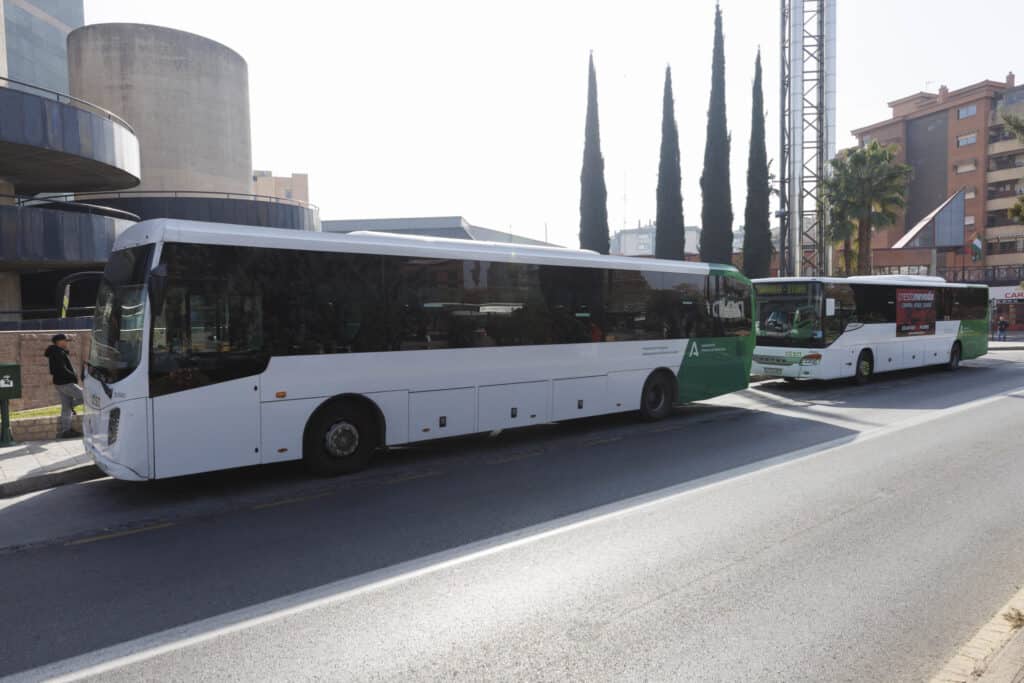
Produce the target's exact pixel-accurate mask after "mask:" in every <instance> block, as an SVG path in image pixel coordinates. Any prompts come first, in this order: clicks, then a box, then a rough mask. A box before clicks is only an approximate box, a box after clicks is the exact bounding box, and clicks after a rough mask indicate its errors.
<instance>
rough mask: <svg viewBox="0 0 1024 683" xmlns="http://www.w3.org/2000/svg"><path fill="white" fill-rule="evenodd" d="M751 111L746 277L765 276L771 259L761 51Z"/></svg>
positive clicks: (758, 52) (744, 218)
mask: <svg viewBox="0 0 1024 683" xmlns="http://www.w3.org/2000/svg"><path fill="white" fill-rule="evenodd" d="M753 102H754V103H753V111H752V112H751V121H750V155H749V157H748V160H747V206H746V209H745V210H744V212H743V226H744V232H743V272H744V273H746V275H747V277H750V278H754V277H768V275H769V269H770V268H771V261H772V233H771V226H770V225H769V222H768V221H769V218H768V195H769V186H768V183H769V180H768V153H767V152H766V150H765V140H764V94H763V93H762V91H761V51H760V50H758V51H757V61H756V62H754V93H753Z"/></svg>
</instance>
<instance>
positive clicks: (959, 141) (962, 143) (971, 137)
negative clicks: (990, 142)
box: [956, 132, 978, 147]
mask: <svg viewBox="0 0 1024 683" xmlns="http://www.w3.org/2000/svg"><path fill="white" fill-rule="evenodd" d="M977 141H978V133H977V132H974V133H967V134H966V135H959V136H957V138H956V146H957V147H967V146H968V145H973V144H974V143H975V142H977Z"/></svg>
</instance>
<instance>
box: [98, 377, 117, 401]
mask: <svg viewBox="0 0 1024 683" xmlns="http://www.w3.org/2000/svg"><path fill="white" fill-rule="evenodd" d="M96 379H98V380H99V381H100V386H101V387H103V393H104V394H106V395H107V398H114V390H113V389H111V388H110V385H109V384H107V383H106V382H104V381H103V378H102V377H99V376H97V377H96Z"/></svg>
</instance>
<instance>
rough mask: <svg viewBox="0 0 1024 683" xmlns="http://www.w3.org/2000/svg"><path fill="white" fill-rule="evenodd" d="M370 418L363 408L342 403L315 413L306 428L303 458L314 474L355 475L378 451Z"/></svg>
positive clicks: (325, 407) (374, 430)
mask: <svg viewBox="0 0 1024 683" xmlns="http://www.w3.org/2000/svg"><path fill="white" fill-rule="evenodd" d="M374 427H375V424H374V420H373V416H372V415H370V414H369V411H367V410H366V409H364V408H363V407H362V406H359V405H355V404H353V403H349V402H345V401H341V402H338V403H333V404H328V405H326V406H324V407H323V408H321V409H320V410H318V411H317V413H316V414H315V415H314V416H313V417H312V418H311V419H310V421H309V425H308V426H307V427H306V437H305V440H304V441H305V442H304V444H303V454H302V457H303V459H304V460H305V461H306V465H307V467H309V469H310V471H312V472H313V473H314V474H319V475H323V476H331V477H333V476H337V475H340V474H349V473H351V472H357V471H359V470H361V469H363V468H364V467H366V465H367V464H368V463H369V462H370V459H371V458H372V457H373V453H374V451H375V450H376V449H377V436H376V432H377V430H376V429H375V428H374Z"/></svg>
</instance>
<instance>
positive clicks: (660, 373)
mask: <svg viewBox="0 0 1024 683" xmlns="http://www.w3.org/2000/svg"><path fill="white" fill-rule="evenodd" d="M675 391H676V382H675V378H674V377H673V376H672V375H671V374H669V372H668V371H665V370H655V371H654V372H652V373H651V375H650V376H649V377H648V378H647V381H646V382H644V388H643V391H642V392H641V394H640V416H641V417H642V418H643V419H645V420H649V421H651V422H653V421H655V420H661V419H663V418H666V417H668V416H669V414H670V413H671V412H672V404H673V403H674V400H673V399H674V397H675Z"/></svg>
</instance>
